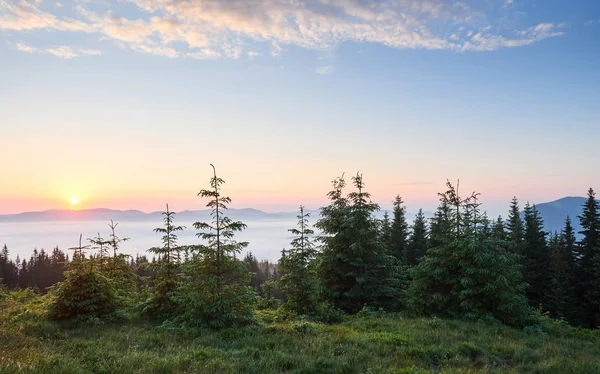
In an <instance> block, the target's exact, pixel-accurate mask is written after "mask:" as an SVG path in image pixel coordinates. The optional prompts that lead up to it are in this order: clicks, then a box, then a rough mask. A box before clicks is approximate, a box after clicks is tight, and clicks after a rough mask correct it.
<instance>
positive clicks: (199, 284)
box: [180, 164, 256, 328]
mask: <svg viewBox="0 0 600 374" xmlns="http://www.w3.org/2000/svg"><path fill="white" fill-rule="evenodd" d="M211 167H212V168H213V177H212V178H211V180H210V189H208V190H207V189H203V190H201V191H200V192H199V193H198V196H200V197H202V198H208V199H209V201H208V203H207V205H206V206H207V207H208V208H209V209H211V217H212V222H195V223H194V227H195V228H196V230H198V233H197V234H196V235H197V236H198V237H199V238H201V239H203V240H205V241H206V242H207V244H206V245H198V246H195V247H194V248H193V252H192V259H191V260H190V263H189V266H188V270H189V273H190V275H191V276H190V279H189V281H188V282H187V283H186V284H184V287H183V292H182V294H183V296H182V297H183V299H182V300H181V303H182V306H183V314H182V315H181V316H180V318H181V319H182V321H183V322H184V323H186V324H190V325H204V326H209V327H211V328H222V327H228V326H234V325H240V324H245V323H248V322H250V321H251V320H252V318H253V313H252V310H253V306H254V303H255V302H256V295H255V293H254V292H253V291H252V288H250V286H249V285H248V284H249V282H250V274H249V273H248V271H247V270H246V266H245V264H244V263H243V261H239V260H237V259H236V258H235V256H236V255H237V254H239V253H240V252H241V251H242V249H243V248H245V247H247V246H248V243H247V242H237V241H236V240H235V233H236V232H240V231H242V230H244V229H245V228H246V225H245V224H244V223H242V222H240V221H233V220H232V219H230V218H229V217H227V216H225V214H224V211H226V210H227V204H229V203H231V199H230V198H229V197H225V196H222V195H221V188H222V185H223V184H224V183H225V181H224V180H223V179H221V178H219V177H217V173H216V169H215V167H214V166H213V165H212V164H211Z"/></svg>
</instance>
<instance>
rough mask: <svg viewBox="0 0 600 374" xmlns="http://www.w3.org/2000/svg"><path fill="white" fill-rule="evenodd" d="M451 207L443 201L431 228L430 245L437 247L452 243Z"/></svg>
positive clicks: (432, 220) (435, 214)
mask: <svg viewBox="0 0 600 374" xmlns="http://www.w3.org/2000/svg"><path fill="white" fill-rule="evenodd" d="M450 214H451V212H450V207H449V206H448V204H447V203H446V202H445V201H441V202H440V205H439V206H438V208H437V210H436V211H435V213H434V215H433V218H431V224H430V230H429V247H430V248H436V247H441V246H443V245H446V244H448V243H450V242H451V241H452V240H453V236H452V222H451V221H450Z"/></svg>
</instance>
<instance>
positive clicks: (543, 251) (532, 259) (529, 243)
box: [524, 203, 552, 310]
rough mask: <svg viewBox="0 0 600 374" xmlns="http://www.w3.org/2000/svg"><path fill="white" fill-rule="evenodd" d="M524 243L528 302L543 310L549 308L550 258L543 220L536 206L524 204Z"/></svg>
mask: <svg viewBox="0 0 600 374" xmlns="http://www.w3.org/2000/svg"><path fill="white" fill-rule="evenodd" d="M524 211H525V245H524V249H525V252H524V261H525V269H524V279H525V282H526V283H527V284H529V288H527V298H528V300H529V304H530V305H531V306H532V307H534V308H538V307H539V306H540V305H541V306H542V308H543V309H544V310H549V305H548V300H547V297H546V295H547V290H548V285H549V284H550V282H551V279H552V277H551V273H550V271H551V268H552V260H551V255H550V251H549V250H548V245H547V243H546V232H544V221H543V220H542V217H541V216H540V214H539V212H538V210H537V208H536V207H535V205H534V206H531V205H529V203H527V204H526V205H525V210H524Z"/></svg>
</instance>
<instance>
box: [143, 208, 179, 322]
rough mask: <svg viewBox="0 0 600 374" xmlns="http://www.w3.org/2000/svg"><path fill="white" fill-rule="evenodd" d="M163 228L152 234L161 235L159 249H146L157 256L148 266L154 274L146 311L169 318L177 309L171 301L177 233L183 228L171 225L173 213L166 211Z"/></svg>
mask: <svg viewBox="0 0 600 374" xmlns="http://www.w3.org/2000/svg"><path fill="white" fill-rule="evenodd" d="M162 215H163V216H164V217H163V221H164V227H157V228H155V229H154V232H156V233H160V234H163V236H162V238H161V241H162V246H161V247H152V248H150V249H148V251H149V252H150V253H155V254H157V255H158V261H157V262H155V263H153V264H152V265H150V267H151V268H152V270H154V271H155V272H156V276H155V279H154V293H153V295H152V297H151V299H150V303H149V305H148V309H147V311H148V312H149V313H150V314H152V315H155V316H157V317H169V316H171V315H172V314H173V313H174V312H175V309H176V307H177V305H176V303H175V302H174V301H173V298H172V293H173V292H175V290H176V289H177V287H178V283H179V282H178V280H177V272H178V269H179V265H180V264H179V257H180V256H179V251H180V247H179V245H178V244H177V232H178V231H183V229H184V228H185V227H184V226H176V225H174V224H173V218H174V217H175V212H171V211H169V204H167V210H166V211H164V212H162Z"/></svg>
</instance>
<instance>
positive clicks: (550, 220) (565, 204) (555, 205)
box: [536, 196, 586, 233]
mask: <svg viewBox="0 0 600 374" xmlns="http://www.w3.org/2000/svg"><path fill="white" fill-rule="evenodd" d="M585 201H586V198H585V197H577V196H570V197H563V198H562V199H559V200H556V201H551V202H549V203H542V204H536V208H537V210H538V211H539V212H540V215H541V216H542V218H543V219H544V228H545V230H546V231H548V232H554V231H558V232H560V231H561V230H562V229H563V227H564V226H565V219H566V218H567V216H569V217H571V221H572V222H573V227H574V228H575V232H576V233H577V232H579V231H580V230H581V226H579V218H577V216H579V215H580V214H581V210H582V207H583V204H584V203H585Z"/></svg>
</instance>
